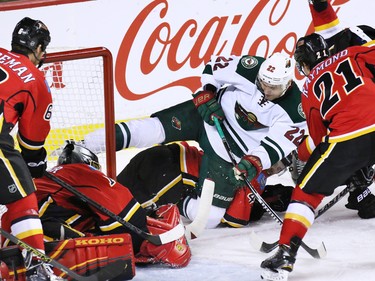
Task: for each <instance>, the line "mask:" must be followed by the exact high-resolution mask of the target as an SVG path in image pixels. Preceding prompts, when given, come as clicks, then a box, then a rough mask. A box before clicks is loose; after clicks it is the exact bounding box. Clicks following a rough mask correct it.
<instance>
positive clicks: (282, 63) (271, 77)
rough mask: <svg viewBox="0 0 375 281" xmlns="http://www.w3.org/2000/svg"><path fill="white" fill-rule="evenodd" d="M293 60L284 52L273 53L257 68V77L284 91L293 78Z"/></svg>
mask: <svg viewBox="0 0 375 281" xmlns="http://www.w3.org/2000/svg"><path fill="white" fill-rule="evenodd" d="M294 66H295V63H294V60H293V59H292V58H290V57H288V56H286V55H284V54H281V53H274V54H273V55H271V56H270V57H269V58H268V59H266V60H265V61H264V62H263V63H262V65H261V66H260V68H259V72H258V79H259V80H260V81H262V82H265V83H267V84H269V85H273V86H278V85H280V86H282V87H281V88H282V89H283V90H284V91H285V90H286V89H287V87H289V85H290V81H291V80H292V79H293V73H294Z"/></svg>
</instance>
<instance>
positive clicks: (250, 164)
mask: <svg viewBox="0 0 375 281" xmlns="http://www.w3.org/2000/svg"><path fill="white" fill-rule="evenodd" d="M262 170H263V167H262V163H261V162H260V159H259V158H258V157H256V156H254V155H245V156H243V157H242V158H241V161H240V162H239V163H238V164H237V165H236V167H233V171H231V172H230V173H229V180H230V181H231V183H232V184H233V185H235V186H243V185H244V182H243V181H244V178H247V179H248V181H249V182H251V181H252V180H253V178H254V177H256V176H257V175H259V174H260V172H261V171H262Z"/></svg>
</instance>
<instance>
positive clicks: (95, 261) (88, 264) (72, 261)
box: [0, 233, 135, 281]
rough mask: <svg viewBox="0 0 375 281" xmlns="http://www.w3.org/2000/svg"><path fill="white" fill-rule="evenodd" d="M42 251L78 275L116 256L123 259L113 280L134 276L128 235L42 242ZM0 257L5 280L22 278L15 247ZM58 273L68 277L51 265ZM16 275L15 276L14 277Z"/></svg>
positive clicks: (99, 267)
mask: <svg viewBox="0 0 375 281" xmlns="http://www.w3.org/2000/svg"><path fill="white" fill-rule="evenodd" d="M45 247H46V254H47V255H48V256H50V257H51V258H53V259H55V260H57V261H58V262H59V263H61V264H63V265H65V266H66V267H68V268H70V269H71V270H73V271H75V272H76V273H78V274H80V275H82V276H88V275H92V274H94V273H96V272H98V271H99V270H100V269H101V268H102V267H104V266H106V265H107V264H109V263H111V262H114V261H117V260H119V259H121V260H125V261H126V266H125V267H124V271H123V273H122V274H121V275H119V276H118V277H116V278H115V279H112V280H113V281H114V280H131V279H133V277H134V275H135V260H134V254H133V246H132V241H131V236H130V234H127V233H125V234H113V235H105V236H91V237H81V238H75V239H67V240H62V241H54V242H48V243H45ZM0 258H1V259H2V260H3V261H4V262H5V263H6V264H7V266H8V268H9V275H10V278H11V279H9V280H20V281H24V280H25V267H24V263H23V258H22V256H21V251H20V250H19V248H18V247H17V246H10V247H5V248H3V249H1V250H0ZM54 272H55V274H56V275H58V276H62V277H64V278H66V279H68V280H71V278H70V277H68V276H66V274H65V273H63V272H61V271H60V270H58V269H57V268H54ZM16 276H17V278H16Z"/></svg>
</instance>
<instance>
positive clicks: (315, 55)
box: [294, 33, 329, 75]
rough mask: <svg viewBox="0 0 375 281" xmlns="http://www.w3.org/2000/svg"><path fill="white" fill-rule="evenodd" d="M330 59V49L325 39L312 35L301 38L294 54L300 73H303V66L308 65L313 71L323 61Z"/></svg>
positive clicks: (315, 34)
mask: <svg viewBox="0 0 375 281" xmlns="http://www.w3.org/2000/svg"><path fill="white" fill-rule="evenodd" d="M327 57H329V48H328V44H327V42H326V41H325V40H324V38H323V37H322V36H321V35H319V34H317V33H312V34H310V35H307V36H305V37H301V38H300V39H299V40H298V41H297V44H296V50H295V52H294V59H295V60H296V66H297V68H298V70H299V72H301V73H303V74H304V75H305V73H304V72H303V68H302V64H303V63H304V64H306V65H307V66H308V67H309V68H310V69H313V68H314V66H316V65H317V64H318V63H320V62H321V61H323V60H325V59H326V58H327Z"/></svg>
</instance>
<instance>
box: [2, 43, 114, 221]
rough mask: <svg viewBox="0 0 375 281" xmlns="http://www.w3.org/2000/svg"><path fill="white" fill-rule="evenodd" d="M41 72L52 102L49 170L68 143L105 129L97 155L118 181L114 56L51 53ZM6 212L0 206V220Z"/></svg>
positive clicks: (94, 50)
mask: <svg viewBox="0 0 375 281" xmlns="http://www.w3.org/2000/svg"><path fill="white" fill-rule="evenodd" d="M41 70H42V71H43V72H44V74H45V77H46V80H47V82H48V84H49V86H50V89H51V93H52V99H53V113H52V118H51V131H50V133H49V136H48V138H47V140H46V143H45V148H46V150H47V160H48V168H51V167H53V166H55V165H56V161H57V158H58V155H59V153H60V152H61V150H62V148H63V147H64V145H65V140H69V139H73V140H76V141H79V140H82V139H83V138H84V136H85V135H86V134H87V133H89V132H92V131H94V130H97V129H99V128H105V131H106V145H105V147H103V149H102V151H104V152H103V153H99V154H98V158H99V162H100V164H101V165H102V171H103V172H104V173H106V174H107V175H108V176H109V177H112V178H116V159H115V157H116V156H115V135H114V134H115V133H114V93H113V62H112V55H111V53H110V52H109V50H107V49H106V48H103V47H97V48H88V49H79V50H69V51H62V52H54V53H49V54H48V56H47V59H46V61H45V63H44V64H43V66H42V68H41ZM5 211H6V208H5V206H0V217H1V215H2V214H3V213H4V212H5Z"/></svg>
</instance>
